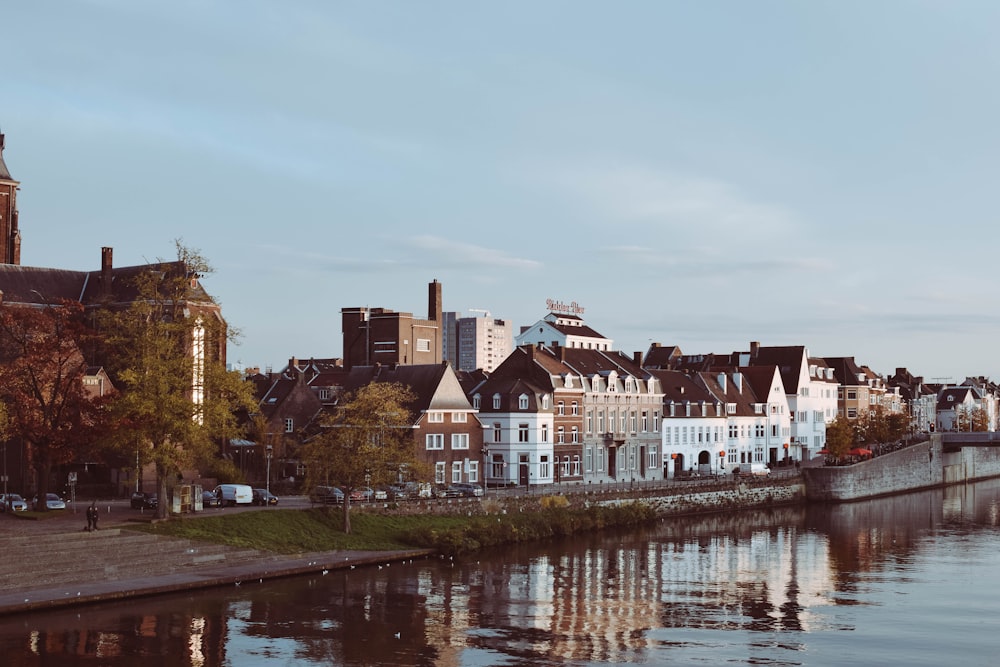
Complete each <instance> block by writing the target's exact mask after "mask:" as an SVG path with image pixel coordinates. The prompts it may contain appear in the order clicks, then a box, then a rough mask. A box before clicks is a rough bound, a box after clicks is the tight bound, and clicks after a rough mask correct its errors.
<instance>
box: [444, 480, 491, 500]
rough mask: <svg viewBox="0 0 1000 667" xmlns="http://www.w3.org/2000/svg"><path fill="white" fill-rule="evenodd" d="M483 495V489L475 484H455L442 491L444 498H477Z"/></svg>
mask: <svg viewBox="0 0 1000 667" xmlns="http://www.w3.org/2000/svg"><path fill="white" fill-rule="evenodd" d="M481 495H483V489H482V487H481V486H478V485H477V484H467V483H465V482H456V483H455V484H452V485H451V486H449V487H447V488H446V489H445V490H444V497H445V498H478V497H479V496H481Z"/></svg>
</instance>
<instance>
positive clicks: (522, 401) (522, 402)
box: [517, 394, 528, 410]
mask: <svg viewBox="0 0 1000 667" xmlns="http://www.w3.org/2000/svg"><path fill="white" fill-rule="evenodd" d="M517 407H518V409H519V410H527V409H528V395H527V394H521V395H520V396H518V397H517Z"/></svg>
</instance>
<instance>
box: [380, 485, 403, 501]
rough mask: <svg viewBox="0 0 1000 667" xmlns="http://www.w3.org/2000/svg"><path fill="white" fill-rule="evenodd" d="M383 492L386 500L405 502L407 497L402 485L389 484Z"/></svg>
mask: <svg viewBox="0 0 1000 667" xmlns="http://www.w3.org/2000/svg"><path fill="white" fill-rule="evenodd" d="M384 490H385V498H386V500H406V498H407V497H408V496H407V494H406V487H404V486H403V485H402V484H390V485H389V486H387V487H385V489H384Z"/></svg>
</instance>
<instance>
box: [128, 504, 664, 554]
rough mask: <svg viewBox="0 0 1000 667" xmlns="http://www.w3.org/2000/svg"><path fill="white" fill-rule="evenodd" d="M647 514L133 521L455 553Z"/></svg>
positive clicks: (318, 512)
mask: <svg viewBox="0 0 1000 667" xmlns="http://www.w3.org/2000/svg"><path fill="white" fill-rule="evenodd" d="M653 519H655V514H654V512H653V511H652V509H650V508H648V507H646V506H643V505H638V504H628V505H621V506H617V507H589V508H587V509H569V508H565V507H559V508H548V509H543V510H541V511H538V512H524V513H520V512H519V513H516V514H490V515H483V516H471V517H470V516H439V515H428V514H421V515H406V516H404V515H383V514H369V513H363V512H358V513H356V514H352V515H351V528H352V533H351V534H350V535H346V534H344V532H343V515H342V514H341V510H339V509H337V508H313V509H307V510H268V511H261V512H242V513H239V514H232V515H227V516H213V517H205V518H197V519H178V520H172V521H165V522H162V523H156V524H151V525H144V526H137V527H136V529H137V530H144V531H147V532H151V533H155V534H159V535H171V536H174V537H185V538H189V539H196V540H204V541H208V542H215V543H222V544H228V545H231V546H238V547H244V548H252V549H261V550H265V551H273V552H276V553H283V554H292V553H304V552H312V551H339V550H348V549H350V550H364V551H394V550H400V549H434V550H436V551H438V552H440V553H443V554H446V555H461V554H463V553H469V552H472V551H477V550H479V549H484V548H488V547H493V546H499V545H503V544H512V543H516V542H528V541H533V540H541V539H548V538H552V537H559V536H566V535H572V534H574V533H580V532H587V531H593V530H599V529H601V528H604V527H612V526H628V525H638V524H642V523H647V522H649V521H652V520H653Z"/></svg>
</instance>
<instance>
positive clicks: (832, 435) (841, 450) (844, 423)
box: [826, 415, 855, 459]
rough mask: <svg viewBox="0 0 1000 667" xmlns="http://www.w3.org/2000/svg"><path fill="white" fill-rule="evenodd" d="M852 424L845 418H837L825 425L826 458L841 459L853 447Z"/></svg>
mask: <svg viewBox="0 0 1000 667" xmlns="http://www.w3.org/2000/svg"><path fill="white" fill-rule="evenodd" d="M854 437H855V436H854V424H852V423H851V421H850V420H849V419H847V418H845V417H842V416H839V415H838V416H837V418H836V419H834V420H833V421H832V422H830V423H829V424H827V425H826V450H827V452H829V454H828V456H830V457H833V458H837V459H839V458H841V457H843V456H847V452H849V451H850V450H851V447H853V446H854Z"/></svg>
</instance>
